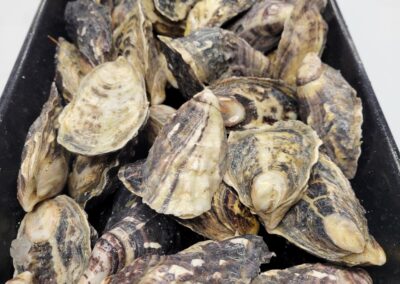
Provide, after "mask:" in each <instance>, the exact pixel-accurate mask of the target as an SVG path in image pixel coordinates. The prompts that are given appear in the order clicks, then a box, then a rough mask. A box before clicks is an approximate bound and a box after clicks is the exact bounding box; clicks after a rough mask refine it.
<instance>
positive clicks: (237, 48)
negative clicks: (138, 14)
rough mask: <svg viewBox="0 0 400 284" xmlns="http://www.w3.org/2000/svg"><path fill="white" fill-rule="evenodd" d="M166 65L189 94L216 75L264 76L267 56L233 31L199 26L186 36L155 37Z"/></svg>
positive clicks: (216, 77)
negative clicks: (175, 37)
mask: <svg viewBox="0 0 400 284" xmlns="http://www.w3.org/2000/svg"><path fill="white" fill-rule="evenodd" d="M159 38H160V39H161V41H162V42H163V44H162V49H163V52H164V54H165V56H166V58H167V62H168V67H169V68H170V69H171V72H172V74H173V75H174V76H175V78H176V79H177V81H178V85H179V88H180V90H181V92H182V93H183V94H184V95H186V97H188V98H190V97H192V96H193V95H195V94H196V93H198V92H200V91H201V90H202V89H203V84H206V85H207V84H211V83H213V82H215V81H216V80H218V79H221V78H227V77H231V76H255V77H266V76H267V75H268V72H269V67H270V66H269V60H268V58H267V57H265V56H264V55H263V54H262V53H261V52H259V51H257V50H255V49H253V48H252V47H251V46H250V45H249V44H248V43H247V42H246V41H245V40H243V39H241V38H240V37H238V36H237V35H235V34H234V33H233V32H230V31H226V30H222V29H220V28H204V29H200V30H198V31H196V32H194V33H192V34H191V35H189V36H187V37H182V38H178V39H174V40H172V39H170V38H166V37H159Z"/></svg>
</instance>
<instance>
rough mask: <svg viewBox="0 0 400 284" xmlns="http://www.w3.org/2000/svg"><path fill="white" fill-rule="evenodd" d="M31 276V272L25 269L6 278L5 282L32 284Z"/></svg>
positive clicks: (8, 283) (9, 283) (7, 283)
mask: <svg viewBox="0 0 400 284" xmlns="http://www.w3.org/2000/svg"><path fill="white" fill-rule="evenodd" d="M32 277H33V276H32V273H30V272H29V271H25V272H22V273H20V274H18V275H17V276H15V277H14V278H13V279H10V280H8V281H7V282H6V283H5V284H33V282H32V281H33V279H32Z"/></svg>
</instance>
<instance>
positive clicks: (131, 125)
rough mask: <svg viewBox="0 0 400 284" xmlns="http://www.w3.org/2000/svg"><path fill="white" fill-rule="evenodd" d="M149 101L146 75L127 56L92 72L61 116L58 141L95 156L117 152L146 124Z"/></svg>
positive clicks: (78, 151)
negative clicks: (145, 82)
mask: <svg viewBox="0 0 400 284" xmlns="http://www.w3.org/2000/svg"><path fill="white" fill-rule="evenodd" d="M147 116H148V102H147V97H146V92H145V86H144V82H143V80H142V75H141V74H139V73H138V71H136V70H135V69H133V68H132V67H131V65H130V64H129V63H128V62H127V61H126V59H124V58H123V57H119V58H118V59H117V60H116V61H114V62H107V63H104V64H102V65H100V66H98V67H96V68H95V69H93V71H92V72H90V73H89V74H88V75H87V76H86V77H85V78H84V79H83V80H82V83H81V85H80V86H79V90H78V95H77V96H76V97H75V98H74V99H73V100H72V102H71V103H70V104H68V105H67V106H66V107H65V108H64V110H63V112H62V113H61V115H60V117H59V122H60V129H59V132H58V137H57V141H58V142H59V143H60V144H61V145H63V146H64V147H65V148H67V149H68V150H69V151H71V152H74V153H77V154H81V155H86V156H94V155H101V154H105V153H109V152H113V151H116V150H118V149H121V148H122V147H124V146H125V145H126V144H127V142H128V141H130V140H131V139H133V138H134V137H135V136H136V135H137V133H138V131H139V129H140V128H141V127H142V126H143V125H144V124H145V122H146V120H147Z"/></svg>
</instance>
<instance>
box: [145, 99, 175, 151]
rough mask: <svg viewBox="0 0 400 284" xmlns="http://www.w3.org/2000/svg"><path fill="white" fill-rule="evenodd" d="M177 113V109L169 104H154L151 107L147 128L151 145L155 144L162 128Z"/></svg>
mask: <svg viewBox="0 0 400 284" xmlns="http://www.w3.org/2000/svg"><path fill="white" fill-rule="evenodd" d="M175 113H176V109H174V108H173V107H170V106H167V105H153V106H151V107H150V115H149V119H148V121H147V125H146V128H145V132H146V135H147V141H148V143H149V144H150V145H153V143H154V141H155V140H156V137H157V136H158V134H159V133H160V132H161V129H162V128H163V127H164V125H165V124H166V123H167V122H168V121H169V120H170V119H171V118H172V117H173V116H174V115H175Z"/></svg>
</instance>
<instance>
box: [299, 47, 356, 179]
mask: <svg viewBox="0 0 400 284" xmlns="http://www.w3.org/2000/svg"><path fill="white" fill-rule="evenodd" d="M297 82H298V89H297V92H298V98H299V104H300V115H301V118H302V120H303V121H304V122H306V123H307V124H308V125H310V126H311V127H312V128H314V129H315V131H316V132H317V133H318V135H319V137H321V139H322V141H323V142H324V146H323V151H324V152H325V153H326V154H327V155H328V156H329V157H330V158H331V159H332V160H333V161H334V162H335V163H336V164H337V165H338V166H339V168H340V169H341V170H342V171H343V173H344V174H345V175H346V177H347V178H350V179H351V178H353V177H354V176H355V174H356V172H357V162H358V158H359V157H360V155H361V138H362V130H361V126H362V123H363V114H362V104H361V100H360V98H358V97H357V92H356V91H355V90H354V89H353V88H352V87H351V86H350V85H349V83H347V81H346V80H345V79H344V78H343V76H342V75H341V74H340V72H339V71H337V70H335V69H333V68H331V67H329V66H328V65H325V64H322V62H321V60H320V59H319V57H318V56H317V55H316V54H313V53H310V54H308V55H307V56H306V58H305V59H304V61H303V65H302V66H301V68H300V70H299V72H298V76H297Z"/></svg>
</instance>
